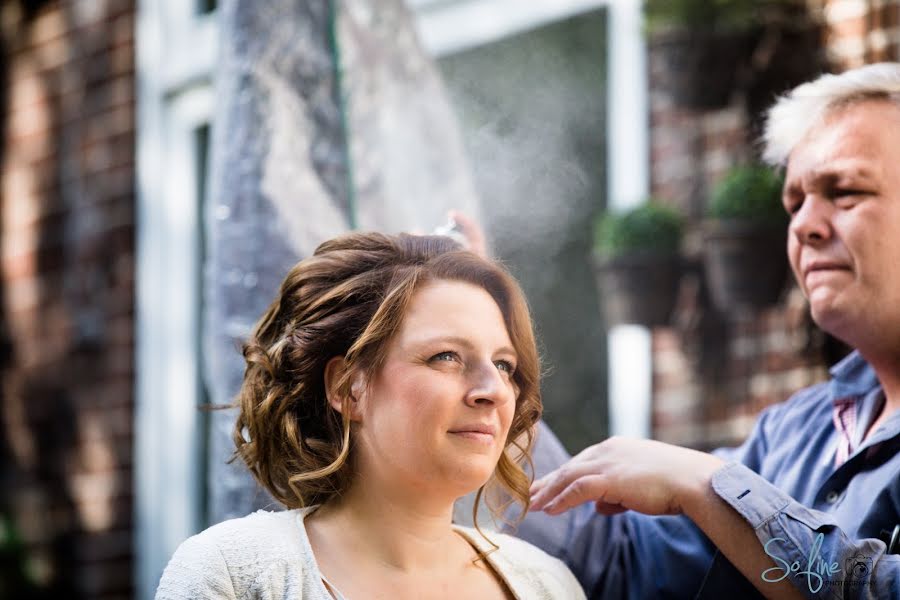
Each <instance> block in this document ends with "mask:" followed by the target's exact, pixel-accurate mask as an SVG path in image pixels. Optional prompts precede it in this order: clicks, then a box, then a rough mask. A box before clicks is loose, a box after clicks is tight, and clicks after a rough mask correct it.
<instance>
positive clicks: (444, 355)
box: [431, 350, 456, 362]
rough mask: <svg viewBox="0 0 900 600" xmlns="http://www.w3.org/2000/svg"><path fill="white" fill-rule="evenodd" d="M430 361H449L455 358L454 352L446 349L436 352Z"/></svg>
mask: <svg viewBox="0 0 900 600" xmlns="http://www.w3.org/2000/svg"><path fill="white" fill-rule="evenodd" d="M431 360H432V361H435V362H450V361H454V360H456V352H453V351H450V350H448V351H446V352H438V353H437V354H435V355H434V356H432V357H431Z"/></svg>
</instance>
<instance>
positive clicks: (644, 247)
mask: <svg viewBox="0 0 900 600" xmlns="http://www.w3.org/2000/svg"><path fill="white" fill-rule="evenodd" d="M682 232H683V223H682V219H681V217H680V216H679V215H678V214H677V213H675V212H674V211H673V210H672V209H670V208H667V207H664V206H661V205H659V204H656V203H654V202H652V201H651V202H648V203H646V204H643V205H642V206H640V207H638V208H636V209H633V210H631V211H628V212H626V213H621V214H605V215H603V216H602V217H601V218H600V219H599V220H598V222H597V224H596V227H595V257H596V259H595V266H596V273H597V285H598V289H599V292H600V298H601V302H602V305H603V313H604V317H605V319H606V323H607V325H619V324H624V323H635V324H640V325H645V326H647V327H656V326H662V325H667V324H668V323H669V321H670V318H671V314H672V309H673V308H674V306H675V301H676V299H677V295H678V286H679V282H680V280H681V258H680V254H679V249H680V246H681V238H682Z"/></svg>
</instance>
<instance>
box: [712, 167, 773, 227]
mask: <svg viewBox="0 0 900 600" xmlns="http://www.w3.org/2000/svg"><path fill="white" fill-rule="evenodd" d="M783 185H784V179H783V178H782V177H781V176H780V175H778V174H776V173H775V172H774V171H773V170H772V169H769V168H768V167H764V166H760V165H750V166H741V167H735V168H733V169H731V170H730V171H729V172H728V173H727V174H726V176H725V178H724V179H723V180H722V181H721V182H719V184H718V185H717V186H716V187H715V188H714V189H713V193H712V198H711V199H710V203H709V210H708V215H709V216H710V217H711V218H713V219H741V220H746V221H757V222H763V223H772V224H776V223H783V222H784V221H785V220H786V219H787V216H786V213H785V211H784V208H783V207H782V205H781V188H782V186H783Z"/></svg>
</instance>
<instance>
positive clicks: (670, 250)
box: [594, 199, 684, 258]
mask: <svg viewBox="0 0 900 600" xmlns="http://www.w3.org/2000/svg"><path fill="white" fill-rule="evenodd" d="M683 232H684V221H683V219H682V218H681V215H679V214H678V213H677V212H675V211H674V210H673V209H671V208H669V207H667V206H663V205H661V204H659V203H657V202H655V201H653V200H652V199H651V200H650V201H648V202H646V203H644V204H642V205H641V206H639V207H637V208H634V209H632V210H629V211H627V212H624V213H604V214H603V215H601V216H600V218H599V219H598V220H597V221H596V223H595V227H594V247H595V248H596V250H597V252H598V253H599V254H600V256H602V257H604V258H614V257H616V256H622V255H625V254H668V255H672V254H678V251H679V248H680V246H681V237H682V234H683Z"/></svg>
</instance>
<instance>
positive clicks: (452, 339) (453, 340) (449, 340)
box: [412, 335, 518, 356]
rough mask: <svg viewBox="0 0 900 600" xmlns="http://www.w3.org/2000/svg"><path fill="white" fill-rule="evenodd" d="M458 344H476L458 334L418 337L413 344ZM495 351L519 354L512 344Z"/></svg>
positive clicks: (465, 346)
mask: <svg viewBox="0 0 900 600" xmlns="http://www.w3.org/2000/svg"><path fill="white" fill-rule="evenodd" d="M440 343H445V344H456V345H457V346H462V347H464V348H466V349H472V348H474V346H475V345H474V344H473V343H472V341H471V340H469V339H468V338H465V337H462V336H458V335H437V336H433V337H423V338H418V339H415V340H413V341H412V344H414V345H416V346H427V345H431V344H440ZM494 352H495V353H503V354H511V355H513V356H518V354H517V353H516V351H515V349H514V348H512V347H511V346H506V345H504V346H501V347H499V348H497V349H496V350H494Z"/></svg>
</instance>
